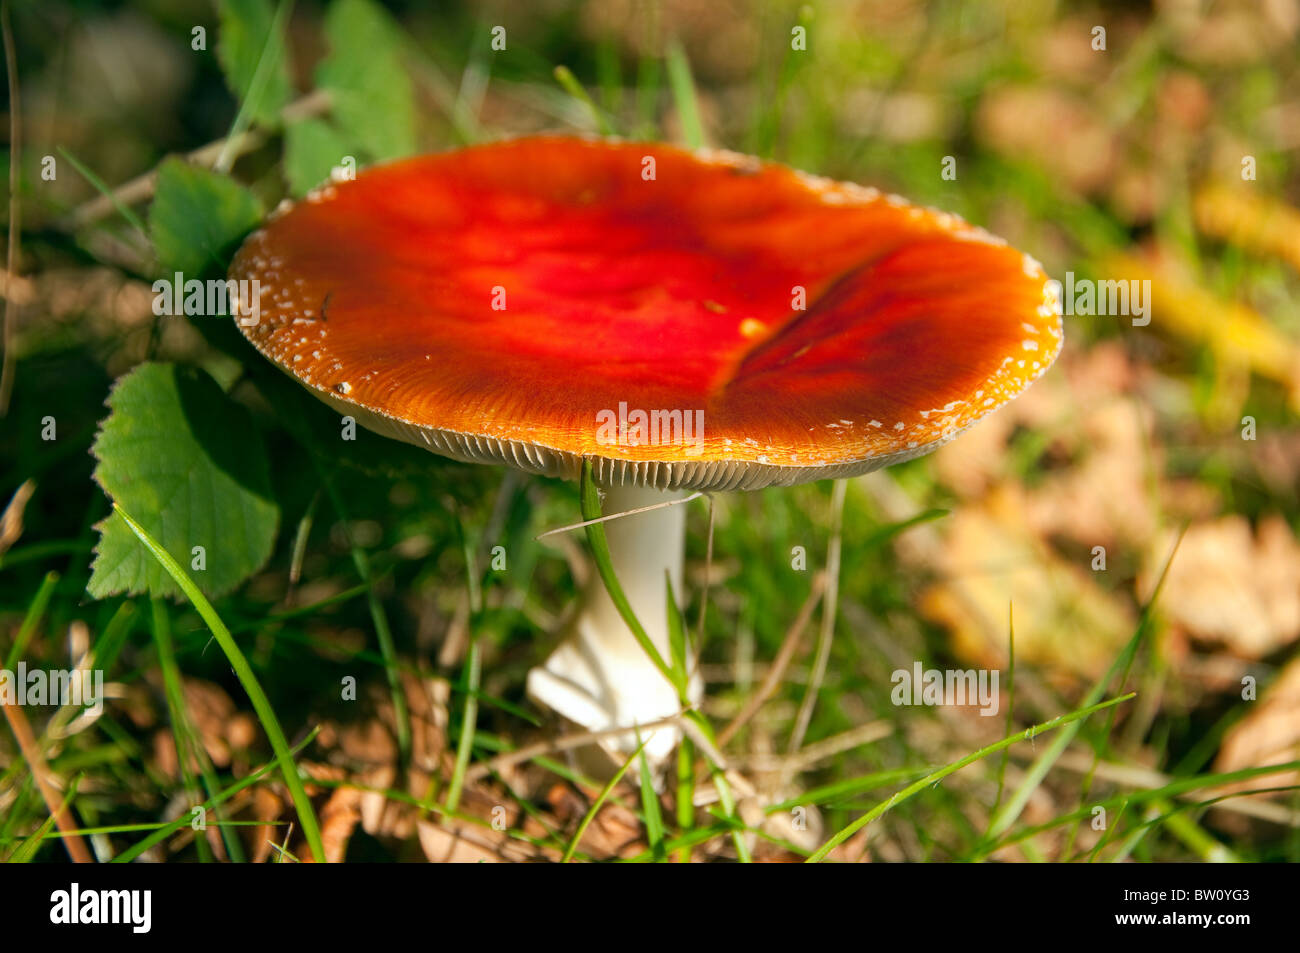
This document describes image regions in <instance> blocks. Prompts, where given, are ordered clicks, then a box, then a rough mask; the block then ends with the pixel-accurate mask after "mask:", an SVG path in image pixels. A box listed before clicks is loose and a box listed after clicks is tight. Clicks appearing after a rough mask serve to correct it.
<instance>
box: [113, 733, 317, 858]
mask: <svg viewBox="0 0 1300 953" xmlns="http://www.w3.org/2000/svg"><path fill="white" fill-rule="evenodd" d="M319 730H320V729H318V728H313V729H312V730H311V732H310V733H309V734H308V735H307V737H306V738H304V739H303V740H302V741H300V742H298V743H297V744H296V745H294V746H293V748H292V749H290V751H289V754H290V756H292V755H295V754H297V753H298V752H299V751H301V750H302V749H304V748H306V747H307V746H308V745H309V744H311V743H312V742H313V741H314V740H315V739H316V733H317V732H318V731H319ZM279 764H280V762H279V759H278V758H277V759H276V760H275V761H268V762H267V763H266V764H264V765H262V766H261V767H260V768H258V769H257V770H256V771H254V772H253V773H252V774H250V775H248V777H245V778H241V779H240V780H238V781H236V782H235V783H234V784H232V785H230V786H229V787H228V788H226V789H224V790H223V791H221V792H220V793H219V794H216V795H214V796H213V797H210V798H208V799H207V800H206V801H204V802H203V804H202V805H201V806H202V807H203V809H204V810H207V811H211V810H215V809H216V808H217V807H218V806H219V805H221V804H224V803H225V802H226V801H229V800H230V799H231V798H232V797H234V796H235V795H236V794H238V793H239V792H240V791H242V790H244V789H245V788H247V787H251V786H252V785H254V784H256V783H257V782H258V781H260V780H262V778H264V777H266V776H267V775H268V774H270V773H271V772H272V771H273V770H275V769H276V768H277V767H279ZM191 820H192V817H191V815H189V814H182V815H181V816H180V817H178V818H176V820H174V821H172V822H171V823H169V824H165V825H163V826H162V827H160V828H159V829H158V830H156V831H154V832H153V833H152V834H150V835H149V836H148V837H146V838H145V839H144V840H142V841H139V842H138V843H135V844H132V845H131V846H130V847H128V848H127V849H126V850H124V851H122V853H120V854H118V855H117V856H116V857H114V858H113V859H112V860H111V861H109V863H113V864H127V863H130V862H131V861H133V860H135V859H136V858H137V857H139V856H140V855H141V854H143V853H144V852H145V851H147V850H148V849H149V848H151V847H153V846H154V845H156V844H159V843H161V842H163V841H164V840H166V839H167V838H168V837H170V836H171V835H172V834H174V833H176V831H178V830H180V829H181V828H182V827H187V826H189V824H190V822H191Z"/></svg>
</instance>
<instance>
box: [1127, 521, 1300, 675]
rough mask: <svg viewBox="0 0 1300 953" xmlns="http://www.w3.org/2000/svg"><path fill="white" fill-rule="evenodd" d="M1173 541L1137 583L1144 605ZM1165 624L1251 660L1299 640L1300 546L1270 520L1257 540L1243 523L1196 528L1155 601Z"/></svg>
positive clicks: (1159, 549)
mask: <svg viewBox="0 0 1300 953" xmlns="http://www.w3.org/2000/svg"><path fill="white" fill-rule="evenodd" d="M1172 545H1173V534H1168V535H1167V536H1166V538H1165V539H1163V540H1161V541H1160V542H1159V543H1158V544H1156V545H1155V546H1154V547H1153V548H1152V551H1151V555H1150V557H1149V559H1148V566H1147V569H1146V571H1145V572H1144V573H1143V574H1142V576H1141V578H1140V580H1139V591H1140V593H1141V595H1142V597H1143V598H1144V599H1145V598H1148V597H1149V596H1150V593H1151V590H1152V588H1153V587H1154V585H1155V581H1156V579H1157V578H1158V574H1159V572H1160V569H1161V568H1162V566H1163V561H1164V559H1165V558H1166V557H1167V555H1168V553H1169V550H1170V548H1171V547H1172ZM1160 605H1161V609H1162V611H1163V612H1164V614H1165V616H1166V617H1167V618H1168V619H1169V620H1170V621H1171V622H1172V623H1173V624H1175V625H1177V626H1179V627H1181V628H1183V629H1184V630H1186V631H1187V633H1188V634H1189V635H1191V636H1192V637H1194V638H1197V639H1200V640H1202V641H1206V642H1213V643H1217V644H1220V645H1223V646H1225V647H1226V648H1227V649H1228V650H1229V651H1231V652H1232V653H1233V654H1234V655H1238V656H1240V657H1242V658H1249V659H1257V658H1261V657H1263V656H1266V655H1269V654H1270V653H1272V652H1275V651H1277V650H1278V649H1279V648H1281V647H1282V646H1284V645H1287V644H1288V643H1290V642H1292V641H1294V640H1295V639H1296V638H1297V637H1300V544H1297V542H1296V539H1295V536H1294V534H1293V533H1292V532H1291V529H1290V527H1289V526H1288V525H1287V523H1286V521H1285V520H1284V519H1282V517H1280V516H1271V517H1268V518H1266V519H1264V520H1262V521H1261V522H1260V525H1259V529H1258V532H1256V533H1253V534H1252V532H1251V528H1250V523H1249V522H1247V520H1246V519H1245V517H1242V516H1235V515H1234V516H1225V517H1223V518H1222V519H1218V520H1214V521H1213V522H1207V523H1197V524H1195V525H1193V526H1192V527H1190V528H1189V529H1188V530H1187V534H1186V535H1185V536H1184V537H1183V541H1182V543H1181V544H1180V545H1179V547H1178V553H1177V555H1176V556H1175V557H1174V561H1173V563H1172V565H1170V567H1169V572H1168V575H1167V576H1166V578H1165V587H1164V591H1163V593H1162V595H1161V600H1160Z"/></svg>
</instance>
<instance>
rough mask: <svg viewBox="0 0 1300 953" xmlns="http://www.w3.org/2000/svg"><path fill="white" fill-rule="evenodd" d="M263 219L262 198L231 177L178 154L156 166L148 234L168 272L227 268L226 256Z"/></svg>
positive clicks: (193, 272)
mask: <svg viewBox="0 0 1300 953" xmlns="http://www.w3.org/2000/svg"><path fill="white" fill-rule="evenodd" d="M261 220H262V204H261V203H260V202H259V201H258V200H257V198H256V197H255V196H254V195H253V194H252V193H251V192H249V191H248V190H247V189H245V188H243V187H242V186H240V185H238V184H237V183H236V182H234V181H233V180H232V179H230V178H228V177H226V176H224V175H217V174H216V173H215V172H208V171H207V170H206V169H200V168H198V167H197V166H192V165H190V164H189V163H186V162H182V161H181V160H179V159H168V160H167V161H166V162H164V163H163V164H162V165H161V166H160V167H159V169H158V187H157V189H156V191H155V193H154V200H153V204H152V205H151V206H150V207H149V237H150V238H151V239H152V240H153V244H154V250H155V251H156V252H157V253H158V263H159V265H161V266H162V270H163V271H164V273H168V274H170V273H172V272H176V271H179V272H181V273H182V274H184V275H185V277H186V279H189V278H196V277H198V276H199V275H201V274H203V273H204V272H207V271H209V270H213V271H217V272H221V271H224V270H225V266H226V260H227V258H228V257H229V255H230V253H231V252H232V251H233V250H234V247H235V245H237V244H238V243H239V240H240V239H242V238H243V237H244V236H245V235H246V234H248V232H249V231H250V230H251V229H252V228H253V227H254V226H256V225H257V224H258V222H260V221H261Z"/></svg>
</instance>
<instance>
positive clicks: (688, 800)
mask: <svg viewBox="0 0 1300 953" xmlns="http://www.w3.org/2000/svg"><path fill="white" fill-rule="evenodd" d="M694 749H695V746H694V745H693V744H691V741H690V739H689V738H683V739H682V743H681V744H680V745H678V747H677V827H678V828H679V829H680V830H681V831H682V832H683V833H685V832H686V831H689V830H691V829H692V828H694V827H695V750H694ZM677 862H678V863H679V864H689V863H690V862H691V849H690V847H682V848H680V849H679V850H678V851H677Z"/></svg>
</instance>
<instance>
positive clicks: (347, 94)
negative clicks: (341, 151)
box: [316, 0, 415, 160]
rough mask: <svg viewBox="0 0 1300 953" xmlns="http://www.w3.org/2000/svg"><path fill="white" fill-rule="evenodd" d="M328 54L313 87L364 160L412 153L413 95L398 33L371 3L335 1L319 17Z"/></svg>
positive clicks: (386, 15)
mask: <svg viewBox="0 0 1300 953" xmlns="http://www.w3.org/2000/svg"><path fill="white" fill-rule="evenodd" d="M325 36H326V38H327V39H328V41H329V47H330V52H329V55H328V56H327V57H325V59H324V60H322V61H321V64H320V66H318V67H317V68H316V85H317V86H319V87H320V88H321V89H326V90H328V91H329V93H330V97H331V100H332V102H333V115H334V120H335V122H337V123H338V126H339V129H340V130H341V131H342V132H343V134H344V136H345V137H346V139H347V140H348V141H349V142H353V143H355V144H356V148H357V149H358V150H359V151H360V152H361V153H362V154H363V155H364V157H365V158H367V159H372V160H382V159H393V158H396V157H398V156H404V155H410V154H411V153H412V152H414V151H415V94H414V92H413V91H412V88H411V79H410V76H409V75H408V74H407V72H406V67H405V64H404V63H403V62H402V55H401V45H402V40H401V33H400V32H399V29H398V27H397V25H396V24H395V23H393V21H392V20H391V19H390V18H389V16H388V14H386V13H385V12H384V11H383V10H382V9H380V8H379V6H377V5H376V4H374V3H372V2H371V0H335V3H334V4H333V5H332V6H331V7H330V9H329V13H328V14H326V16H325Z"/></svg>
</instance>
